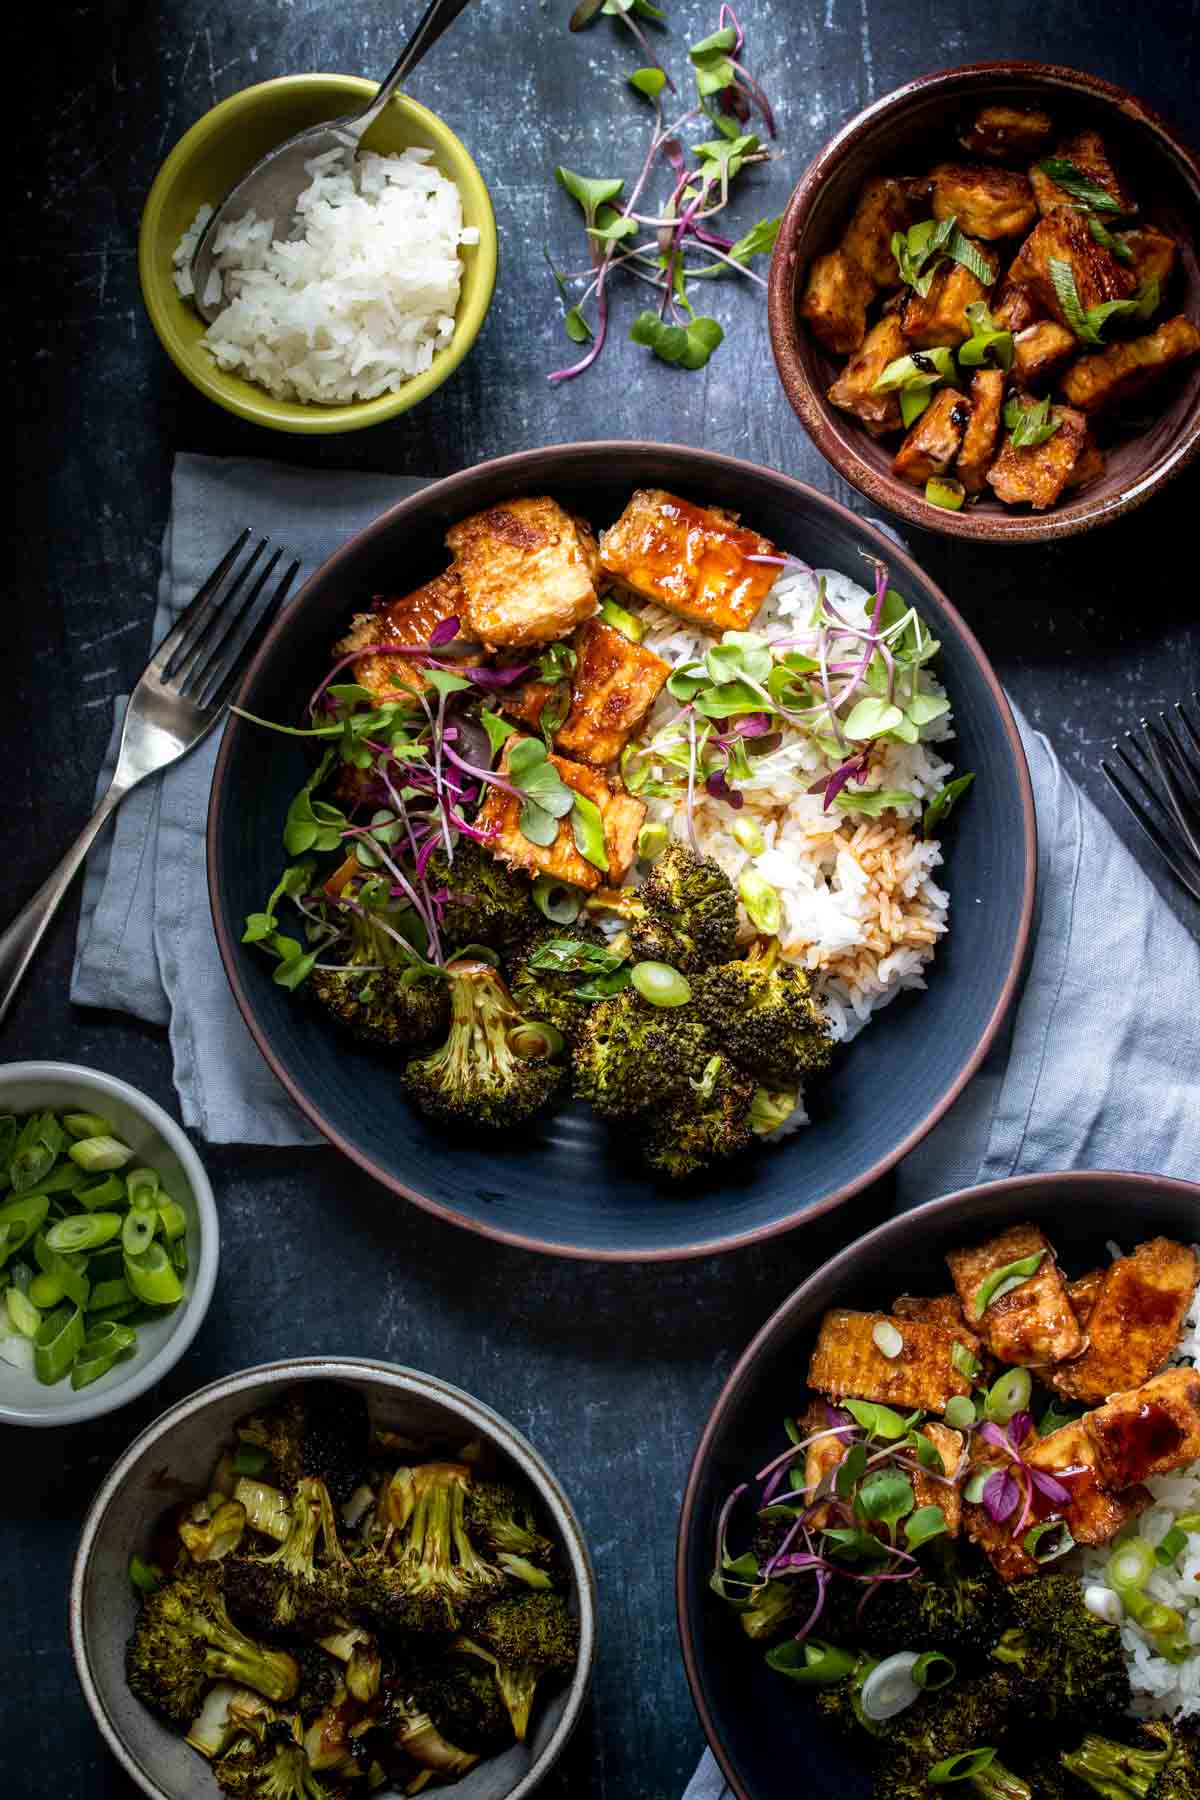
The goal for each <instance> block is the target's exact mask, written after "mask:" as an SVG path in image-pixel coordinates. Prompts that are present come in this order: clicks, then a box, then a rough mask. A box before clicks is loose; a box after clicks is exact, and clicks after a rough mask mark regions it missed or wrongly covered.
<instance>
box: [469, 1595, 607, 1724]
mask: <svg viewBox="0 0 1200 1800" xmlns="http://www.w3.org/2000/svg"><path fill="white" fill-rule="evenodd" d="M455 1647H456V1648H457V1649H458V1650H460V1651H462V1652H463V1653H465V1654H466V1655H469V1656H477V1657H479V1658H480V1659H481V1660H482V1661H484V1662H485V1663H490V1664H491V1666H492V1668H493V1669H494V1670H495V1675H496V1681H497V1684H498V1686H499V1688H500V1695H501V1698H502V1699H503V1701H504V1704H505V1706H506V1707H507V1708H508V1716H509V1718H510V1719H511V1720H512V1727H513V1733H514V1735H515V1737H516V1738H517V1741H518V1742H519V1743H522V1744H523V1743H524V1742H525V1736H526V1733H527V1732H528V1730H529V1716H530V1714H531V1712H532V1711H533V1700H534V1694H535V1692H536V1690H537V1685H538V1682H539V1681H541V1680H542V1678H543V1677H544V1676H546V1675H569V1674H570V1673H571V1671H572V1670H573V1669H574V1667H575V1663H576V1660H577V1658H578V1656H579V1624H578V1621H577V1620H575V1619H573V1618H572V1616H571V1614H570V1613H569V1612H568V1611H567V1605H566V1602H565V1600H563V1599H562V1597H561V1595H559V1594H527V1595H524V1596H522V1597H521V1598H520V1599H504V1600H497V1601H496V1603H495V1604H494V1605H493V1606H489V1607H487V1608H486V1609H485V1610H484V1611H482V1612H481V1613H480V1614H479V1615H478V1616H477V1617H476V1618H475V1619H474V1620H473V1621H472V1626H471V1636H470V1637H463V1638H458V1639H457V1640H456V1646H455Z"/></svg>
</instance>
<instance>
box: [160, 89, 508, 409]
mask: <svg viewBox="0 0 1200 1800" xmlns="http://www.w3.org/2000/svg"><path fill="white" fill-rule="evenodd" d="M321 88H326V89H333V90H335V91H339V90H340V91H341V92H343V93H345V94H346V95H347V96H348V97H350V98H353V99H355V100H361V101H363V102H364V103H365V102H366V101H368V100H369V99H370V98H371V96H372V95H373V94H376V93H378V91H379V83H378V82H376V81H369V80H368V79H367V78H366V77H365V76H362V75H337V74H321V73H317V72H314V73H312V74H304V75H277V76H274V77H272V78H271V79H270V80H269V81H259V82H255V83H254V84H253V85H252V86H250V87H245V88H239V89H238V91H237V92H236V93H235V94H229V95H228V96H227V97H226V98H225V99H224V100H221V101H218V103H217V104H216V106H213V107H210V108H209V109H208V111H207V112H205V113H202V114H201V116H200V117H199V118H198V119H197V120H195V122H194V123H193V124H192V125H190V126H189V127H188V129H187V130H186V131H185V132H184V134H183V136H182V137H181V138H180V139H179V140H178V142H177V143H176V144H175V145H174V146H173V147H172V149H171V150H170V151H169V152H168V154H167V156H166V158H165V159H164V161H163V162H162V164H161V165H160V167H159V169H158V173H157V174H156V175H155V177H154V180H153V182H152V183H151V186H150V190H149V193H148V194H147V196H146V201H145V204H144V206H143V208H142V216H141V221H140V223H139V225H138V246H137V266H138V285H139V287H140V289H141V295H142V303H143V305H144V306H145V308H146V312H147V314H148V315H149V318H150V323H151V324H152V326H153V327H154V332H155V336H156V337H157V338H158V341H159V343H160V344H161V345H162V347H163V349H164V350H165V351H166V353H167V355H168V356H169V357H170V359H171V361H172V362H173V363H174V365H175V367H176V368H177V369H178V370H179V372H180V374H181V375H183V377H184V378H185V380H187V381H189V382H190V383H191V385H192V386H193V387H194V388H196V389H197V391H198V392H199V393H202V394H204V395H205V397H206V398H207V399H209V400H214V401H215V402H216V403H217V405H218V406H220V407H223V408H224V409H225V411H226V412H231V413H234V414H236V415H237V417H238V418H242V419H248V420H249V421H250V423H251V424H253V425H262V426H265V427H266V428H267V429H268V430H272V431H284V432H289V433H291V434H293V435H299V436H321V435H325V436H328V435H329V434H330V433H333V432H339V431H357V430H361V429H362V428H363V427H365V426H367V425H377V424H381V423H383V421H385V420H387V419H393V418H396V417H398V416H399V414H401V413H403V412H407V411H409V410H410V408H412V407H414V406H417V405H419V404H420V402H421V401H422V400H425V399H427V398H428V396H429V395H430V394H432V393H433V392H434V391H435V390H436V389H437V388H439V387H440V386H441V385H442V383H443V382H444V381H446V380H447V379H448V378H449V376H451V375H452V374H453V373H454V371H455V370H456V369H457V368H458V366H459V364H460V363H461V362H462V361H463V359H464V357H465V356H466V355H467V353H468V351H469V350H470V349H471V348H472V346H473V345H474V343H475V340H476V338H477V337H478V336H479V333H480V331H481V330H482V328H483V322H484V320H485V319H486V317H487V314H488V310H489V308H490V306H491V303H492V296H493V294H494V292H495V287H496V266H497V259H498V255H499V239H498V234H497V229H496V214H495V210H494V208H493V206H492V197H491V194H490V193H489V192H488V188H487V183H486V182H485V181H484V179H483V176H482V175H481V174H480V172H479V168H478V165H477V164H476V162H475V159H474V157H473V156H472V155H471V153H470V151H469V150H468V149H467V147H466V145H465V144H464V143H463V141H462V139H461V138H460V137H459V136H458V134H457V133H456V132H454V131H452V130H451V128H450V126H449V125H447V124H446V122H445V120H444V119H442V118H441V117H440V116H439V115H438V114H437V113H435V112H432V111H431V110H430V108H429V107H427V106H423V105H422V104H421V102H420V101H419V100H414V99H413V98H412V96H411V95H410V94H407V93H401V94H395V95H393V97H392V99H391V100H390V101H389V102H388V105H389V106H396V107H398V108H399V109H400V110H401V111H402V112H405V113H407V114H408V115H409V116H410V117H411V118H412V119H414V120H415V121H416V122H417V123H418V124H419V125H421V126H422V127H423V129H424V130H425V131H426V132H427V133H428V135H429V137H430V138H431V139H432V140H433V142H434V143H435V144H441V145H442V147H443V150H445V149H449V150H451V151H452V152H453V153H454V154H455V155H456V156H458V157H459V158H461V162H462V168H461V172H460V171H458V170H456V171H454V173H453V179H454V181H455V182H456V183H457V184H458V186H459V188H460V190H461V191H462V192H463V193H464V195H465V194H467V193H469V194H470V197H471V199H472V201H473V202H474V203H475V205H476V206H477V207H478V208H479V211H480V224H479V242H478V244H476V245H474V246H472V247H471V255H472V256H473V257H474V258H475V260H476V263H477V266H478V268H479V269H480V270H481V272H482V281H481V285H480V291H479V293H478V295H476V296H475V297H474V299H473V300H472V301H471V303H470V305H469V307H467V308H466V310H465V311H463V310H461V309H463V306H464V303H463V301H462V299H461V297H460V300H459V308H460V311H459V312H458V313H456V315H455V330H454V335H453V336H452V338H451V340H450V342H449V344H448V345H446V347H445V349H444V350H443V351H440V352H439V353H438V354H439V355H440V356H442V357H443V358H444V360H443V361H442V362H440V363H439V364H438V365H437V367H436V369H435V368H429V369H426V370H424V371H423V372H422V373H421V374H419V375H413V376H411V377H410V379H409V380H408V381H406V382H405V384H404V386H403V387H402V388H399V389H397V390H396V391H394V392H393V393H389V394H380V395H377V396H376V398H375V399H374V400H351V401H347V402H345V403H343V404H341V405H338V406H321V407H318V406H312V407H310V408H308V409H307V410H306V411H305V412H304V413H289V414H287V415H285V414H283V413H282V411H281V408H283V407H285V406H288V407H293V408H295V407H297V406H300V405H302V404H303V403H302V402H298V401H282V400H278V399H277V398H276V397H275V395H273V394H268V393H267V391H266V389H265V388H264V389H262V390H261V398H260V397H259V395H258V394H257V393H256V392H252V393H251V394H250V395H243V394H240V393H235V392H233V391H232V390H231V389H229V388H227V387H226V385H225V379H224V372H223V371H221V370H218V369H217V367H216V364H215V363H214V364H213V367H212V369H211V370H210V369H208V368H206V367H203V366H201V367H197V366H196V365H195V364H194V363H192V362H191V361H190V360H189V359H188V357H187V356H186V355H185V354H184V351H183V346H182V344H181V341H180V338H179V333H178V329H177V326H176V323H175V321H174V319H173V318H172V317H171V315H170V311H169V298H168V302H167V303H164V301H163V299H162V297H161V295H160V293H159V291H158V285H157V279H156V275H155V269H154V263H155V256H156V253H157V249H158V240H159V236H160V232H161V224H162V213H163V209H164V207H165V205H166V202H167V198H168V195H169V193H170V191H171V188H172V186H173V184H174V181H175V179H176V177H177V176H178V175H179V173H180V172H181V171H182V170H183V169H184V168H186V167H187V165H188V163H189V162H190V160H191V158H192V156H193V154H194V153H195V152H196V151H197V150H198V149H199V148H200V147H201V146H202V145H203V144H204V143H205V142H206V141H207V139H208V138H210V137H211V136H212V134H213V133H214V132H215V131H219V130H220V129H221V127H222V126H223V125H225V124H227V123H228V122H229V121H230V120H233V119H235V118H236V117H237V116H238V115H239V114H242V113H244V112H245V111H246V110H247V109H248V108H249V107H252V106H254V105H255V104H256V102H257V101H259V100H260V99H262V98H263V97H264V96H266V95H273V94H278V93H282V92H285V91H290V92H303V91H305V90H312V91H317V90H319V89H321ZM436 154H437V152H435V155H436Z"/></svg>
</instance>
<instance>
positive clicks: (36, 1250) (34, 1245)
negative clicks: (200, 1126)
mask: <svg viewBox="0 0 1200 1800" xmlns="http://www.w3.org/2000/svg"><path fill="white" fill-rule="evenodd" d="M133 1160H134V1152H133V1151H132V1150H131V1149H130V1148H129V1146H128V1144H125V1143H123V1142H122V1141H121V1139H120V1138H119V1137H118V1136H117V1135H116V1130H115V1128H114V1127H113V1126H112V1125H110V1123H109V1122H108V1120H107V1119H104V1118H101V1117H100V1116H99V1115H98V1114H96V1113H85V1112H67V1113H54V1112H40V1113H32V1114H30V1115H29V1117H27V1118H25V1119H20V1118H16V1117H14V1116H13V1115H11V1114H9V1115H6V1116H5V1117H3V1118H0V1195H3V1194H5V1193H7V1194H8V1198H7V1199H4V1200H3V1201H2V1202H0V1292H2V1294H3V1314H2V1315H0V1358H2V1359H3V1360H4V1361H5V1362H6V1363H8V1364H9V1365H10V1366H11V1367H13V1368H18V1369H30V1368H31V1369H32V1370H33V1373H34V1374H35V1375H36V1376H37V1379H38V1380H39V1381H41V1382H44V1383H46V1384H47V1385H51V1384H53V1383H54V1382H57V1381H62V1380H64V1379H65V1378H66V1377H67V1376H70V1380H71V1386H72V1387H73V1388H76V1389H78V1388H84V1387H88V1386H90V1384H91V1383H92V1382H93V1381H98V1380H99V1378H100V1377H101V1376H102V1375H107V1374H108V1372H109V1370H110V1369H113V1368H115V1367H116V1365H117V1364H118V1363H119V1362H122V1361H123V1360H124V1359H125V1358H127V1357H129V1356H132V1354H133V1352H134V1351H135V1349H136V1348H137V1327H138V1326H139V1325H140V1324H145V1323H146V1322H147V1321H148V1320H150V1319H154V1318H158V1317H160V1316H161V1315H162V1314H163V1313H164V1312H168V1311H170V1309H171V1308H172V1307H174V1306H176V1305H177V1304H178V1302H179V1301H180V1300H181V1299H182V1298H183V1277H184V1276H185V1275H186V1274H187V1266H188V1264H187V1244H186V1234H187V1219H186V1217H185V1215H184V1212H183V1208H182V1207H181V1206H180V1205H179V1204H178V1202H177V1201H175V1200H172V1199H171V1197H170V1195H169V1194H168V1193H167V1192H166V1191H165V1189H164V1188H163V1186H162V1183H161V1181H160V1179H159V1176H158V1174H157V1172H156V1171H155V1170H154V1169H150V1168H130V1167H129V1166H128V1165H129V1164H130V1163H132V1162H133ZM119 1171H120V1172H119Z"/></svg>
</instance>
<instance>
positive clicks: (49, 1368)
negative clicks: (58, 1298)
mask: <svg viewBox="0 0 1200 1800" xmlns="http://www.w3.org/2000/svg"><path fill="white" fill-rule="evenodd" d="M84 1335H85V1333H84V1324H83V1314H82V1312H81V1311H80V1310H79V1308H78V1307H77V1306H70V1307H67V1306H60V1307H59V1308H58V1310H57V1311H56V1312H52V1313H51V1314H50V1317H49V1318H48V1319H44V1320H43V1321H42V1324H41V1327H40V1329H39V1331H38V1334H37V1336H36V1337H35V1338H34V1340H33V1372H34V1374H35V1375H36V1376H37V1378H38V1380H39V1381H41V1382H44V1383H45V1384H46V1386H47V1387H50V1386H52V1385H53V1383H54V1382H56V1381H61V1380H62V1378H63V1376H64V1375H65V1374H66V1373H67V1371H68V1369H69V1368H70V1367H71V1364H72V1363H73V1362H74V1361H75V1358H76V1357H77V1356H78V1354H79V1352H80V1350H81V1349H82V1348H83V1340H84Z"/></svg>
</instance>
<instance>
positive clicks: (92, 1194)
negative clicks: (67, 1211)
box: [74, 1175, 125, 1212]
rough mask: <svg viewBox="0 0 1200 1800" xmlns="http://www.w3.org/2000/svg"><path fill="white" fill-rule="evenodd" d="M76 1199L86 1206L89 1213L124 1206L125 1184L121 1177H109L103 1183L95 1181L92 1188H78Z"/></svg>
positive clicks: (75, 1194)
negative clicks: (102, 1208)
mask: <svg viewBox="0 0 1200 1800" xmlns="http://www.w3.org/2000/svg"><path fill="white" fill-rule="evenodd" d="M74 1198H75V1199H76V1200H78V1202H79V1204H80V1206H86V1207H87V1209H88V1211H89V1212H96V1211H97V1210H98V1209H99V1208H101V1207H111V1206H124V1204H125V1183H124V1182H123V1181H122V1179H121V1177H120V1176H119V1175H107V1176H106V1177H105V1179H104V1180H103V1181H95V1182H93V1183H92V1184H91V1186H90V1187H80V1188H76V1189H75V1193H74Z"/></svg>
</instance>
